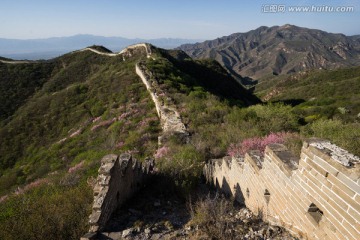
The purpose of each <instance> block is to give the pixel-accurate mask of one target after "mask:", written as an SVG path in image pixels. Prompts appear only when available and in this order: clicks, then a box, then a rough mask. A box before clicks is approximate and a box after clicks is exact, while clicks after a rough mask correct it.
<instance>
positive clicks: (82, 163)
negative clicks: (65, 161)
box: [68, 161, 85, 173]
mask: <svg viewBox="0 0 360 240" xmlns="http://www.w3.org/2000/svg"><path fill="white" fill-rule="evenodd" d="M84 163H85V162H84V161H81V162H79V163H78V164H76V165H75V166H73V167H71V168H69V170H68V173H73V172H76V171H78V170H80V169H81V168H82V167H83V166H84Z"/></svg>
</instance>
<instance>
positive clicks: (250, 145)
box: [227, 132, 292, 157]
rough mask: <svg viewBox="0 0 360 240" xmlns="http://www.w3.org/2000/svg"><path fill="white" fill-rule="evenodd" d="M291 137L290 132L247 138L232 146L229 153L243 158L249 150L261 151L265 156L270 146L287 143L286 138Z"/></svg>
mask: <svg viewBox="0 0 360 240" xmlns="http://www.w3.org/2000/svg"><path fill="white" fill-rule="evenodd" d="M291 135H292V133H289V132H279V133H270V134H269V135H267V136H265V137H253V138H247V139H244V140H243V141H242V142H241V143H237V144H230V146H229V148H228V150H227V153H228V154H229V155H230V156H232V157H243V156H244V155H245V153H246V152H248V151H249V150H259V151H260V152H261V153H262V154H263V153H264V151H265V148H266V146H267V145H268V144H271V143H285V141H286V138H287V137H290V136H291Z"/></svg>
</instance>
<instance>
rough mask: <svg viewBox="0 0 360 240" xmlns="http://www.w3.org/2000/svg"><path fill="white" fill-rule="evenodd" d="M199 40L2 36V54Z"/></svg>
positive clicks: (46, 54)
mask: <svg viewBox="0 0 360 240" xmlns="http://www.w3.org/2000/svg"><path fill="white" fill-rule="evenodd" d="M197 41H199V40H194V39H179V38H158V39H140V38H136V39H129V38H123V37H102V36H94V35H75V36H70V37H54V38H46V39H28V40H19V39H4V38H0V56H2V57H8V58H12V59H17V60H20V59H29V60H37V59H50V58H53V57H57V56H60V55H62V54H65V53H67V52H70V51H73V50H78V49H81V48H85V47H87V46H90V45H103V46H105V47H107V48H109V49H111V50H112V51H119V50H121V49H123V48H125V47H126V46H129V45H131V44H135V43H140V42H148V43H151V44H154V45H156V46H158V47H161V48H166V49H171V48H175V47H178V46H180V45H181V44H185V43H195V42H197Z"/></svg>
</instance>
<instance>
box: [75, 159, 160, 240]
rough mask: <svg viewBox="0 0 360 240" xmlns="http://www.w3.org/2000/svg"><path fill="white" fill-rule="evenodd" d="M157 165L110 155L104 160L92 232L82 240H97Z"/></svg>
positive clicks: (97, 189)
mask: <svg viewBox="0 0 360 240" xmlns="http://www.w3.org/2000/svg"><path fill="white" fill-rule="evenodd" d="M153 166H154V162H153V161H152V160H147V161H145V163H143V164H142V163H140V162H138V161H137V160H136V159H133V158H132V156H131V155H130V154H121V155H120V156H117V155H114V154H110V155H106V156H105V157H103V158H102V160H101V166H100V168H99V175H98V177H97V182H96V185H95V187H94V203H93V207H92V213H91V215H90V221H89V222H90V230H89V233H88V234H86V235H85V236H84V237H83V238H82V239H96V233H97V232H99V231H101V230H102V229H103V227H104V226H105V224H106V223H107V221H108V220H109V218H110V217H111V215H112V213H113V212H114V211H115V210H116V208H117V207H118V206H121V205H122V204H123V203H124V202H125V201H126V200H128V199H129V198H131V197H132V195H133V194H134V193H135V192H136V191H138V190H139V189H140V188H141V187H142V186H143V183H144V181H145V180H146V179H147V178H148V177H149V176H150V175H151V173H152V169H153Z"/></svg>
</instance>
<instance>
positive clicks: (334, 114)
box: [256, 67, 360, 122]
mask: <svg viewBox="0 0 360 240" xmlns="http://www.w3.org/2000/svg"><path fill="white" fill-rule="evenodd" d="M271 92H276V94H274V95H272V96H271V95H269V93H271ZM256 94H257V95H259V96H262V97H265V96H266V95H267V96H268V97H269V99H267V100H268V101H272V102H275V101H285V102H288V103H293V104H295V105H296V107H295V109H296V111H297V112H298V113H299V114H300V115H301V116H302V117H303V118H304V119H305V121H306V122H310V121H313V120H316V119H319V118H336V119H341V120H343V121H346V122H354V121H356V120H357V119H359V117H358V114H359V113H360V67H354V68H344V69H337V70H330V71H324V70H318V71H309V72H304V73H299V74H294V75H292V76H289V77H282V78H278V79H276V78H275V79H273V80H271V81H264V82H261V83H260V84H259V85H258V86H257V87H256ZM270 96H271V97H270Z"/></svg>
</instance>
